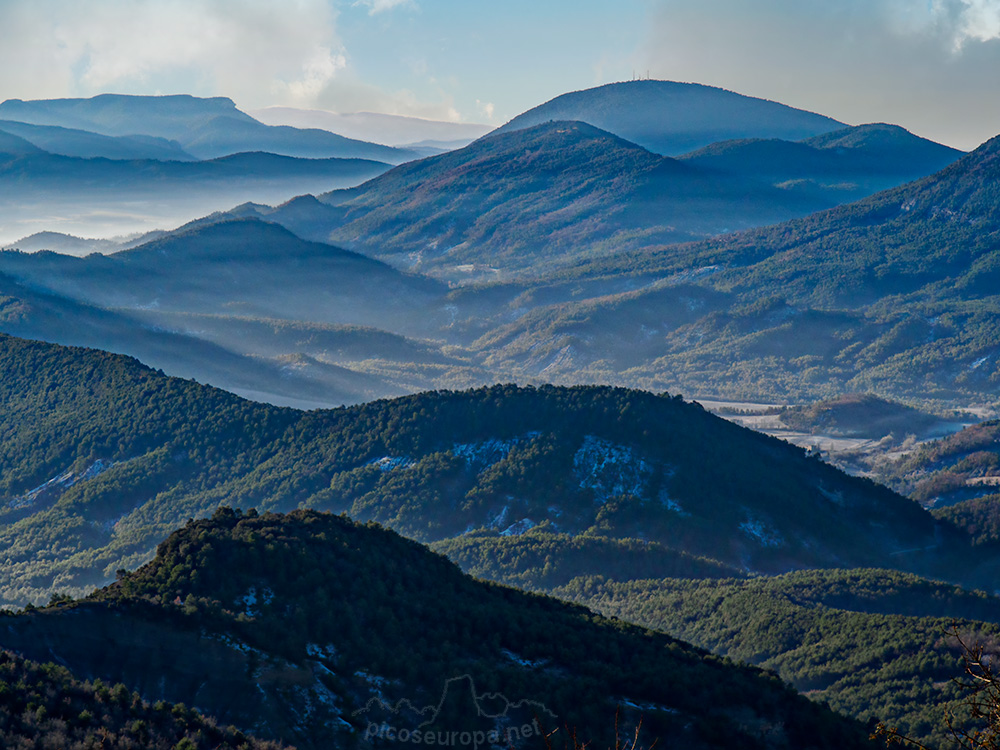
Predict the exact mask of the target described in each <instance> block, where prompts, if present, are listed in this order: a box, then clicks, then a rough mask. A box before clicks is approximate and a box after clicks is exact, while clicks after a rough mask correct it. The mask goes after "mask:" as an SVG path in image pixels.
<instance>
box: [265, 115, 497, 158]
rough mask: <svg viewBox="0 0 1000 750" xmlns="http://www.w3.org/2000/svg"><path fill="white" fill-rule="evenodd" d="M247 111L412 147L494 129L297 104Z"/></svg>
mask: <svg viewBox="0 0 1000 750" xmlns="http://www.w3.org/2000/svg"><path fill="white" fill-rule="evenodd" d="M247 114H249V115H251V116H252V117H253V118H254V119H256V120H259V121H260V122H262V123H264V124H265V125H290V126H292V127H296V128H319V129H320V130H329V131H330V132H332V133H337V134H339V135H344V136H347V137H348V138H357V139H359V140H363V141H373V142H375V143H383V144H385V145H387V146H398V147H402V148H410V149H414V148H419V147H420V146H431V145H432V144H435V143H437V144H447V145H449V146H451V147H453V148H460V147H462V146H467V145H468V144H469V143H471V142H472V141H474V140H476V139H477V138H481V137H482V136H484V135H486V134H487V133H489V132H490V131H491V130H492V129H493V128H492V127H491V126H489V125H482V124H479V123H471V122H446V121H441V120H427V119H425V118H421V117H404V116H402V115H387V114H381V113H378V112H348V113H335V112H327V111H324V110H316V109H296V108H294V107H267V108H265V109H255V110H250V111H249V112H248V113H247ZM447 150H450V149H447Z"/></svg>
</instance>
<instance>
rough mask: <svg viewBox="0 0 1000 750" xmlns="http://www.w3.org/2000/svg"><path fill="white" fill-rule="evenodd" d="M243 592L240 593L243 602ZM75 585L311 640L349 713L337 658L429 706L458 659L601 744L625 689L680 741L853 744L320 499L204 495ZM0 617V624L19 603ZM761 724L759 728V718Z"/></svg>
mask: <svg viewBox="0 0 1000 750" xmlns="http://www.w3.org/2000/svg"><path fill="white" fill-rule="evenodd" d="M248 592H257V595H256V597H255V599H256V602H255V603H254V604H253V605H252V606H251V605H247V603H246V602H247V601H248V600H247V594H248ZM265 592H267V593H266V594H265ZM91 602H92V603H89V604H87V603H85V604H81V605H68V609H66V610H65V612H66V616H70V617H73V616H74V613H75V612H77V611H78V610H79V611H80V612H81V616H82V612H83V611H85V609H86V607H92V606H95V605H101V604H104V603H106V606H109V607H113V608H114V609H115V611H116V612H119V613H121V614H120V615H119V616H121V617H125V618H127V619H133V620H135V621H136V622H142V621H149V620H151V619H158V620H160V621H164V620H165V621H167V622H169V623H171V627H172V628H175V629H193V630H200V631H202V632H207V633H222V634H226V636H227V637H229V638H231V639H234V640H235V642H237V643H245V644H247V645H248V646H250V647H251V648H256V649H258V650H260V651H262V652H266V653H270V654H275V655H278V656H280V657H281V658H284V659H288V660H291V661H293V662H297V663H303V662H304V661H305V660H307V659H308V658H310V655H312V658H313V659H319V660H320V661H322V662H323V663H324V664H325V666H326V668H327V670H328V672H329V676H328V678H327V679H326V683H327V684H328V687H329V688H330V689H331V690H332V691H333V692H334V693H335V694H337V695H338V699H342V700H343V701H344V704H343V706H344V710H343V713H342V716H343V718H344V719H346V720H348V721H350V722H354V723H357V722H364V721H365V720H366V719H365V718H364V716H362V717H360V718H359V717H357V716H355V715H353V714H352V713H351V711H350V710H349V709H350V708H351V707H352V706H353V707H361V706H364V705H365V704H366V703H367V701H368V698H369V696H370V692H369V693H368V694H365V693H360V694H358V693H353V694H352V690H356V689H357V685H356V683H357V682H358V680H357V679H352V678H350V675H358V674H360V673H361V672H363V673H365V674H369V675H373V676H376V677H378V678H380V679H379V680H378V681H377V684H378V685H380V686H381V687H380V690H382V691H383V693H384V699H385V700H387V701H390V700H391V701H392V702H393V703H395V701H397V700H400V699H403V698H405V699H408V700H410V701H411V702H412V703H413V704H414V705H415V706H418V707H419V706H422V705H436V703H437V701H438V700H439V698H440V695H441V692H440V691H441V688H442V685H443V684H444V683H445V682H446V681H447V680H448V679H449V678H452V677H455V676H456V675H462V674H468V675H469V676H471V677H472V678H473V680H474V682H475V685H476V687H477V689H478V690H481V691H484V692H486V693H494V692H496V693H501V694H502V695H504V696H506V697H507V698H508V699H510V700H511V701H517V700H522V699H531V700H534V701H537V702H539V703H542V704H544V706H545V707H546V708H547V709H548V710H549V711H551V712H552V713H554V715H555V717H557V718H556V719H554V721H556V722H557V726H569V727H575V728H576V729H577V732H578V734H579V736H582V737H588V738H593V739H594V741H595V742H596V743H598V744H601V745H603V744H605V743H607V744H612V743H613V740H611V739H610V738H609V733H610V731H611V730H612V727H613V724H614V717H615V713H616V706H622V707H624V710H625V711H626V716H627V717H628V719H627V720H628V721H629V722H632V721H635V720H636V719H637V718H638V716H637V715H636V713H635V712H634V711H633V710H631V709H628V708H627V706H628V704H629V703H631V704H635V705H645V706H648V708H647V709H645V710H643V711H642V714H643V718H642V720H643V733H644V734H643V736H644V737H646V738H654V737H656V736H660V737H672V738H675V739H676V740H677V741H683V742H684V744H685V746H689V747H727V748H734V747H746V748H763V747H773V746H784V743H787V744H788V745H789V746H792V747H810V748H826V747H829V748H837V747H862V746H866V743H865V741H864V737H866V736H867V735H866V732H865V731H864V729H863V727H861V726H860V725H858V724H854V723H852V722H850V721H847V720H844V719H842V718H840V717H837V716H836V715H835V714H833V713H831V712H829V711H827V710H826V709H824V708H822V707H821V706H819V705H817V704H814V703H811V702H809V701H807V700H805V699H804V698H802V697H801V696H798V695H797V694H795V693H794V691H792V690H791V689H789V688H788V687H787V686H785V685H783V684H782V683H781V682H779V681H778V680H776V679H775V678H773V677H772V676H769V675H767V674H766V673H763V672H760V671H758V670H755V669H752V668H747V667H740V666H736V665H734V664H732V663H729V662H725V661H723V660H719V659H716V658H715V657H711V656H709V655H707V654H704V653H703V652H701V651H698V650H696V649H692V648H690V647H688V646H686V645H684V644H681V643H679V642H677V641H675V640H673V639H671V638H668V637H666V636H662V635H656V634H653V633H650V632H648V631H644V630H642V629H639V628H636V627H633V626H630V625H625V624H624V623H621V622H612V621H608V620H604V619H603V618H597V617H594V616H593V615H591V614H590V613H588V612H587V611H586V610H584V609H582V608H578V607H574V606H571V605H568V604H564V603H560V602H557V601H556V600H553V599H549V598H545V597H540V596H535V595H529V594H525V593H521V592H518V591H516V590H514V589H508V588H505V587H499V586H495V585H490V584H485V583H482V582H477V581H475V580H473V579H471V578H469V577H467V576H464V575H462V574H461V573H460V571H459V570H458V569H457V568H456V567H455V566H454V565H453V564H452V563H450V562H448V561H447V560H445V559H444V558H442V557H439V556H437V555H434V554H433V553H431V552H429V551H428V550H426V549H425V548H424V547H422V546H421V545H419V544H417V543H414V542H411V541H408V540H405V539H403V538H401V537H399V536H397V535H396V534H393V533H391V532H387V531H385V530H383V529H381V528H379V527H377V526H375V525H373V524H368V525H361V524H357V523H354V522H352V521H349V520H347V519H345V518H342V517H337V516H332V515H329V514H319V513H315V512H311V511H296V512H293V513H291V514H289V515H287V516H280V515H275V514H261V515H258V514H257V513H256V512H254V511H251V512H249V513H247V514H241V513H239V512H235V511H232V510H229V509H220V510H219V511H217V512H216V513H215V515H214V516H213V518H212V519H210V520H201V521H194V522H190V523H188V524H187V525H186V526H185V527H184V528H183V529H181V530H179V531H177V532H176V533H174V534H172V535H171V536H170V537H169V538H168V539H167V541H165V542H164V543H162V544H161V545H160V547H159V548H158V551H157V556H156V558H155V559H154V560H153V561H152V562H150V563H149V564H147V565H146V566H144V567H143V568H141V569H139V570H138V571H136V572H135V573H130V574H126V575H124V576H123V577H122V578H121V579H120V580H119V581H118V582H116V583H115V584H113V585H112V586H110V587H108V588H107V589H104V590H102V591H100V592H97V593H96V594H95V595H94V596H93V597H91ZM66 606H67V605H64V607H66ZM22 617H23V616H22ZM10 620H12V621H13V622H14V623H15V626H16V623H17V622H18V620H19V618H18V617H14V618H9V621H10ZM133 627H140V626H138V625H134V626H133ZM69 637H70V638H72V636H69ZM310 644H315V647H310ZM404 644H405V645H404ZM56 647H57V648H58V645H57V646H56ZM317 647H318V648H317ZM320 653H322V654H326V656H317V654H320ZM93 658H101V656H100V655H97V656H96V657H93ZM352 685H353V686H354V687H352ZM371 690H372V688H371V687H369V691H371ZM460 707H461V706H458V705H456V706H451V705H450V704H449V705H446V706H445V710H450V709H451V708H456V709H457V708H460ZM466 710H467V705H466ZM396 720H397V721H401V720H403V719H401V718H399V717H397V718H396ZM468 720H469V717H468V716H463V715H461V713H460V712H456V714H455V715H445V714H439V715H438V717H437V722H438V723H441V725H443V726H456V727H460V728H464V727H465V726H466V724H465V722H467V721H468ZM544 720H545V719H544V717H543V721H544ZM623 720H625V718H624V717H623ZM549 721H552V720H549ZM764 724H767V725H769V726H770V727H771V729H770V730H769V732H768V733H764V734H763V735H762V734H761V732H760V728H761V727H762V726H763V725H764ZM363 728H364V724H363V723H362V724H361V725H360V726H359V730H362V731H363ZM767 734H770V738H769V739H765V736H766V735H767ZM308 736H309V734H308V733H307V734H306V738H307V739H308ZM313 736H314V737H315V735H313ZM648 741H651V739H647V742H648Z"/></svg>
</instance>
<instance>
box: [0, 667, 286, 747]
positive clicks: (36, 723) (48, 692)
mask: <svg viewBox="0 0 1000 750" xmlns="http://www.w3.org/2000/svg"><path fill="white" fill-rule="evenodd" d="M0 745H2V746H3V747H4V748H5V750H34V749H35V748H58V749H59V750H97V748H101V750H217V749H218V750H222V749H224V748H225V749H231V750H279V748H280V747H281V746H280V745H278V744H277V743H272V742H264V741H261V740H257V739H254V738H253V737H250V736H247V735H246V734H244V733H243V732H240V731H239V730H237V729H235V728H233V727H228V728H223V727H219V726H217V725H216V724H215V722H213V721H212V720H210V719H206V718H205V717H203V716H202V715H201V714H199V713H198V712H197V711H195V710H193V709H190V708H188V707H186V706H184V705H183V704H176V705H171V704H168V703H165V702H163V701H158V702H156V703H155V704H153V705H151V704H150V703H148V702H146V701H144V700H143V699H142V697H141V696H140V695H139V694H138V693H136V692H134V691H132V690H130V689H129V688H127V687H126V686H125V685H123V684H121V683H118V684H114V685H106V684H104V683H103V682H101V681H100V680H95V681H94V682H92V683H91V682H80V681H79V680H77V679H75V678H74V677H73V675H72V674H71V673H70V671H69V670H68V669H66V668H65V667H63V666H59V665H57V664H53V663H51V662H50V663H46V664H38V663H36V662H31V661H27V660H25V659H22V658H20V657H18V656H16V655H14V654H11V653H8V652H5V651H0Z"/></svg>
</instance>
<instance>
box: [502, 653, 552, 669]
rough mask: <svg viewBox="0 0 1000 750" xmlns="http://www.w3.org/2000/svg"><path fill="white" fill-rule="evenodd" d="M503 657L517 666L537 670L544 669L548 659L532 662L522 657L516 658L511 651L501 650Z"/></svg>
mask: <svg viewBox="0 0 1000 750" xmlns="http://www.w3.org/2000/svg"><path fill="white" fill-rule="evenodd" d="M501 651H502V652H503V655H504V656H506V657H507V658H508V659H510V660H511V661H512V662H514V663H515V664H519V665H521V666H522V667H531V668H532V669H538V668H539V667H544V666H545V665H546V664H548V663H549V660H548V659H539V660H538V661H532V660H531V659H525V658H524V657H523V656H518V655H517V654H515V653H514V652H513V651H510V650H508V649H501Z"/></svg>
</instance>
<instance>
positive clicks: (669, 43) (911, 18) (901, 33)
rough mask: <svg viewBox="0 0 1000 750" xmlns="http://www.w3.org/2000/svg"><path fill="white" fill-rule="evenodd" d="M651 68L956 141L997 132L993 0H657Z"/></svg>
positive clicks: (644, 63) (997, 44)
mask: <svg viewBox="0 0 1000 750" xmlns="http://www.w3.org/2000/svg"><path fill="white" fill-rule="evenodd" d="M654 15H655V18H654V22H653V23H651V24H650V32H649V38H648V41H647V44H646V47H645V50H644V52H643V53H642V54H641V55H640V58H639V61H638V62H639V65H640V66H641V68H642V69H645V68H649V69H650V71H651V73H652V74H653V75H654V77H658V78H666V79H672V80H682V81H696V82H699V83H706V84H711V85H716V86H722V87H725V88H729V89H733V90H735V91H739V92H740V93H744V94H750V95H753V96H762V97H765V98H769V99H776V100H778V101H781V102H784V103H786V104H791V105H793V106H797V107H802V108H805V109H811V110H814V111H818V112H822V113H823V114H826V115H830V116H832V117H835V118H837V119H840V120H843V121H845V122H851V123H862V122H873V121H887V122H895V123H898V124H900V125H903V126H904V127H908V128H910V129H911V130H914V131H915V132H917V133H918V134H920V135H923V136H926V137H930V138H935V139H937V140H941V141H944V142H946V143H950V144H951V145H956V146H960V147H965V148H973V147H975V146H976V145H978V144H979V143H981V142H983V141H984V140H986V139H987V138H990V137H992V136H994V135H996V134H997V133H1000V98H998V97H995V96H992V93H991V92H993V91H995V89H996V76H997V72H998V71H1000V0H837V1H836V2H829V0H755V1H754V2H752V3H749V2H746V0H660V1H659V2H658V5H657V11H656V12H655V14H654Z"/></svg>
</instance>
